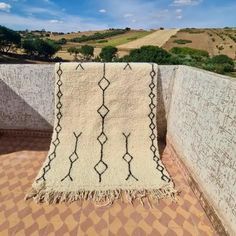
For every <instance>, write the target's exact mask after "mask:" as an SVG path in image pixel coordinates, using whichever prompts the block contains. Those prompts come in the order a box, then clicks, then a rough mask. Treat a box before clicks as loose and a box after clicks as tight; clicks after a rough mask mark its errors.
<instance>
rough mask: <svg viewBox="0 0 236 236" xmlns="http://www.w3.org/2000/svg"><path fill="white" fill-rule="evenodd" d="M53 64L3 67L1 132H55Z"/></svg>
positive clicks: (1, 68)
mask: <svg viewBox="0 0 236 236" xmlns="http://www.w3.org/2000/svg"><path fill="white" fill-rule="evenodd" d="M53 103H54V66H53V65H29V64H24V65H17V64H15V65H4V64H2V65H0V129H35V130H48V129H52V124H53V108H54V105H53Z"/></svg>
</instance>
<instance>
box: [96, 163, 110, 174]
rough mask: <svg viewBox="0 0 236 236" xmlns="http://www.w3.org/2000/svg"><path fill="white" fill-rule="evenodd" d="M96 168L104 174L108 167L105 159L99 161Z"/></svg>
mask: <svg viewBox="0 0 236 236" xmlns="http://www.w3.org/2000/svg"><path fill="white" fill-rule="evenodd" d="M94 169H95V170H96V171H97V172H98V173H99V174H103V173H104V172H105V171H106V169H107V164H106V163H105V162H103V161H99V162H98V163H97V164H96V165H95V166H94Z"/></svg>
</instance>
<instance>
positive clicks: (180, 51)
mask: <svg viewBox="0 0 236 236" xmlns="http://www.w3.org/2000/svg"><path fill="white" fill-rule="evenodd" d="M170 52H171V53H173V54H177V55H190V56H191V57H192V58H195V59H199V60H201V59H203V57H206V58H208V57H209V53H208V52H207V51H204V50H199V49H195V48H188V47H183V48H180V47H174V48H172V49H171V50H170Z"/></svg>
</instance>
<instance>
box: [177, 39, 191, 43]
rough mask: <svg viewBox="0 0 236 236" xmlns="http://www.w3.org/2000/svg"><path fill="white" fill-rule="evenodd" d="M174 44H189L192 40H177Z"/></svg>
mask: <svg viewBox="0 0 236 236" xmlns="http://www.w3.org/2000/svg"><path fill="white" fill-rule="evenodd" d="M174 43H177V44H187V43H192V41H191V40H187V39H176V40H175V41H174Z"/></svg>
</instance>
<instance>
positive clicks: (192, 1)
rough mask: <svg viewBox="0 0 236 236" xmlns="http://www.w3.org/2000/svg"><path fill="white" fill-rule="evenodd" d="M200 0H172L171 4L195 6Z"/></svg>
mask: <svg viewBox="0 0 236 236" xmlns="http://www.w3.org/2000/svg"><path fill="white" fill-rule="evenodd" d="M201 1H202V0H174V1H173V3H172V4H171V5H172V6H195V5H198V4H199V3H200V2H201Z"/></svg>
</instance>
